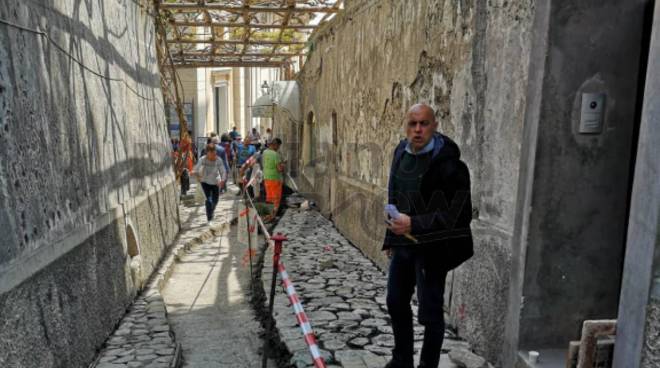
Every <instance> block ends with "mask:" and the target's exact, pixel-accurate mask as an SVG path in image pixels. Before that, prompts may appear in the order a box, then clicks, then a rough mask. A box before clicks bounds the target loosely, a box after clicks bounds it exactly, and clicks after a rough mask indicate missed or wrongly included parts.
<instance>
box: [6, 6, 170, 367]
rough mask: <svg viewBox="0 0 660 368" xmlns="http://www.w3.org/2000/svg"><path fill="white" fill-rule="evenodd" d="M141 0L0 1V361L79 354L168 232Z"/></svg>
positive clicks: (87, 356)
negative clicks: (0, 20) (44, 34)
mask: <svg viewBox="0 0 660 368" xmlns="http://www.w3.org/2000/svg"><path fill="white" fill-rule="evenodd" d="M147 3H148V2H145V1H143V2H140V1H127V2H114V1H112V2H111V1H101V0H90V1H64V0H51V1H42V2H33V1H19V0H9V1H3V2H2V3H0V19H3V20H6V21H9V22H11V23H14V24H16V25H18V26H21V27H26V28H29V29H33V30H38V31H41V32H45V33H46V34H48V35H49V36H48V37H49V38H50V40H51V41H48V39H47V38H46V37H44V36H43V35H40V34H37V33H34V32H30V31H28V30H23V29H19V28H17V27H13V26H8V25H5V24H0V158H1V159H0V228H1V229H2V233H3V234H2V240H1V246H0V366H23V367H83V366H87V364H89V363H90V361H91V360H92V359H93V357H94V355H95V349H97V348H98V347H99V346H100V345H101V344H102V342H103V341H104V340H105V338H106V337H107V335H108V334H109V333H110V332H111V331H112V329H113V327H114V324H115V323H116V322H117V321H118V320H119V318H120V317H121V315H122V314H123V312H124V309H125V307H126V306H127V305H128V303H129V302H130V301H131V300H132V298H133V296H134V295H135V293H136V291H137V290H138V289H139V288H140V286H141V285H142V284H143V283H144V281H145V280H146V278H147V277H148V276H149V275H150V273H151V271H152V270H153V269H154V268H155V266H156V265H157V263H158V261H159V259H160V257H161V255H162V253H163V251H164V249H165V248H166V247H167V246H168V245H169V244H170V242H171V241H172V239H173V238H174V236H175V234H176V232H177V229H178V213H177V209H176V198H177V193H176V185H175V183H174V178H173V175H172V170H171V159H170V157H169V151H170V148H169V145H168V137H167V126H166V122H165V117H164V109H163V101H162V93H161V90H160V75H159V71H158V63H157V60H156V53H155V44H154V43H155V34H154V23H153V18H152V17H151V15H149V12H150V10H149V9H147V8H143V7H142V5H141V4H147ZM60 48H61V49H60ZM67 54H68V55H67ZM81 64H83V65H84V67H83V66H81ZM99 75H101V76H99ZM102 76H105V77H102ZM35 347H39V348H38V349H35Z"/></svg>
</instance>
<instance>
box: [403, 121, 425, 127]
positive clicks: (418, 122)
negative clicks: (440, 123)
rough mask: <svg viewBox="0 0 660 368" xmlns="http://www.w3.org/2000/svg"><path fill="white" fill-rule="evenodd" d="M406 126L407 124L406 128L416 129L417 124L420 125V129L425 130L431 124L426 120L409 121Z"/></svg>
mask: <svg viewBox="0 0 660 368" xmlns="http://www.w3.org/2000/svg"><path fill="white" fill-rule="evenodd" d="M407 124H408V128H416V127H417V124H419V125H421V126H422V128H426V127H428V126H429V125H431V122H430V121H428V120H422V121H415V120H409V121H408V123H407Z"/></svg>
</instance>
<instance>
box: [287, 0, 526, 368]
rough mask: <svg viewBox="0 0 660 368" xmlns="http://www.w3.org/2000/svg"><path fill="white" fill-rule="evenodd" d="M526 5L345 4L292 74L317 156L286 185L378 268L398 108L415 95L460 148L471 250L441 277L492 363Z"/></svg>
mask: <svg viewBox="0 0 660 368" xmlns="http://www.w3.org/2000/svg"><path fill="white" fill-rule="evenodd" d="M533 8H534V2H533V1H490V2H485V1H454V0H423V1H415V2H401V1H394V0H390V1H387V0H382V1H367V2H353V3H348V5H347V10H346V13H345V14H344V15H339V16H338V17H337V18H336V19H335V20H333V22H332V23H331V24H330V25H328V26H327V27H326V28H325V29H324V30H323V31H321V32H320V33H319V35H318V36H317V38H316V40H315V41H314V43H313V52H312V54H311V56H310V57H309V59H308V61H307V63H306V65H305V68H304V69H303V71H302V73H301V75H300V82H301V85H302V96H303V97H302V99H303V101H302V108H303V111H302V112H303V116H304V117H306V116H307V115H308V114H309V113H310V112H313V113H314V116H315V119H316V122H317V131H316V132H315V134H317V135H318V140H319V147H318V151H319V154H318V156H319V157H321V159H320V160H319V161H320V162H317V163H316V165H315V166H314V167H312V166H308V167H305V168H304V169H303V174H302V175H300V178H299V180H298V184H299V185H300V186H301V187H302V188H303V189H304V190H305V191H308V192H311V193H313V194H314V195H315V196H316V197H317V202H318V203H319V205H320V207H321V210H322V211H324V212H326V213H330V214H331V215H332V218H333V220H334V221H335V223H336V225H337V227H338V229H339V230H340V231H341V232H342V233H344V234H345V235H346V236H347V237H348V238H349V239H351V240H352V241H353V242H354V243H355V244H357V245H358V246H359V247H360V248H361V249H362V250H363V251H364V252H365V253H366V254H367V255H369V256H370V257H371V258H372V259H375V260H377V261H378V262H379V263H380V264H381V265H382V266H385V264H386V260H385V258H384V257H383V255H382V254H381V252H380V246H381V242H382V236H383V234H384V227H383V224H382V211H383V210H382V208H383V207H382V206H383V204H384V202H385V194H386V186H387V176H388V170H389V165H390V162H391V156H392V152H393V149H394V147H395V145H396V144H397V143H398V141H399V139H401V138H402V137H403V130H402V122H403V118H404V114H405V111H406V110H407V108H408V107H409V106H410V105H411V104H413V103H415V102H427V103H430V104H431V105H432V106H433V107H434V108H435V109H436V116H437V118H438V120H439V121H440V130H441V131H442V132H443V133H445V134H447V135H449V136H450V137H452V138H453V139H454V140H456V141H457V142H458V144H459V145H460V146H461V149H462V150H463V158H464V160H465V161H466V162H467V164H468V166H469V168H470V172H471V175H472V182H473V185H472V189H473V193H474V196H473V201H474V205H475V207H477V208H478V209H479V219H478V220H476V221H475V222H474V228H473V229H474V233H475V238H476V241H477V243H476V245H475V248H476V250H477V252H476V255H475V257H474V258H473V259H472V260H471V261H469V262H468V263H467V264H465V265H464V266H462V267H461V268H460V269H459V270H458V271H456V272H455V273H454V275H453V296H452V303H451V309H452V319H453V322H454V323H455V324H456V325H457V326H458V328H459V331H460V333H461V335H463V336H465V337H468V338H469V339H470V340H471V341H472V342H473V343H475V346H476V347H477V350H478V351H479V352H480V353H483V354H485V355H486V356H488V357H489V358H490V359H492V360H494V361H496V360H498V359H499V353H500V351H501V346H502V344H503V339H502V336H503V334H502V331H503V329H504V323H503V321H504V319H503V316H504V315H505V309H506V305H507V300H506V299H507V289H508V282H509V264H510V254H511V250H510V242H511V235H512V232H513V226H514V213H515V204H516V190H517V183H518V168H519V159H520V147H521V140H522V127H523V118H524V107H525V102H526V93H527V91H526V88H527V73H528V72H527V67H528V64H529V57H530V48H531V26H532V20H533V17H532V16H533ZM333 112H335V113H336V116H337V142H338V147H337V149H336V150H334V149H333V145H332V136H333V132H332V123H331V122H332V114H333ZM303 151H304V149H303ZM332 197H334V199H335V200H334V204H332V205H331V203H330V198H332Z"/></svg>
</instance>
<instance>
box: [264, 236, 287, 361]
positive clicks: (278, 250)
mask: <svg viewBox="0 0 660 368" xmlns="http://www.w3.org/2000/svg"><path fill="white" fill-rule="evenodd" d="M270 238H271V240H273V241H274V242H275V247H274V248H273V277H272V279H271V281H270V298H269V299H268V317H269V318H268V331H267V333H268V334H269V335H270V334H272V333H273V329H274V327H275V321H274V317H273V304H274V302H275V284H276V282H277V269H278V267H279V264H280V255H281V254H282V242H284V241H286V240H288V239H287V238H286V236H284V235H283V234H282V233H277V234H275V235H273V236H271V237H270ZM268 339H269V337H267V338H266V339H265V340H264V356H263V360H262V361H261V367H262V368H266V367H267V366H268Z"/></svg>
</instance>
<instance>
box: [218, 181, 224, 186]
mask: <svg viewBox="0 0 660 368" xmlns="http://www.w3.org/2000/svg"><path fill="white" fill-rule="evenodd" d="M224 185H225V182H224V181H223V180H218V188H222V187H223V186H224Z"/></svg>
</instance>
